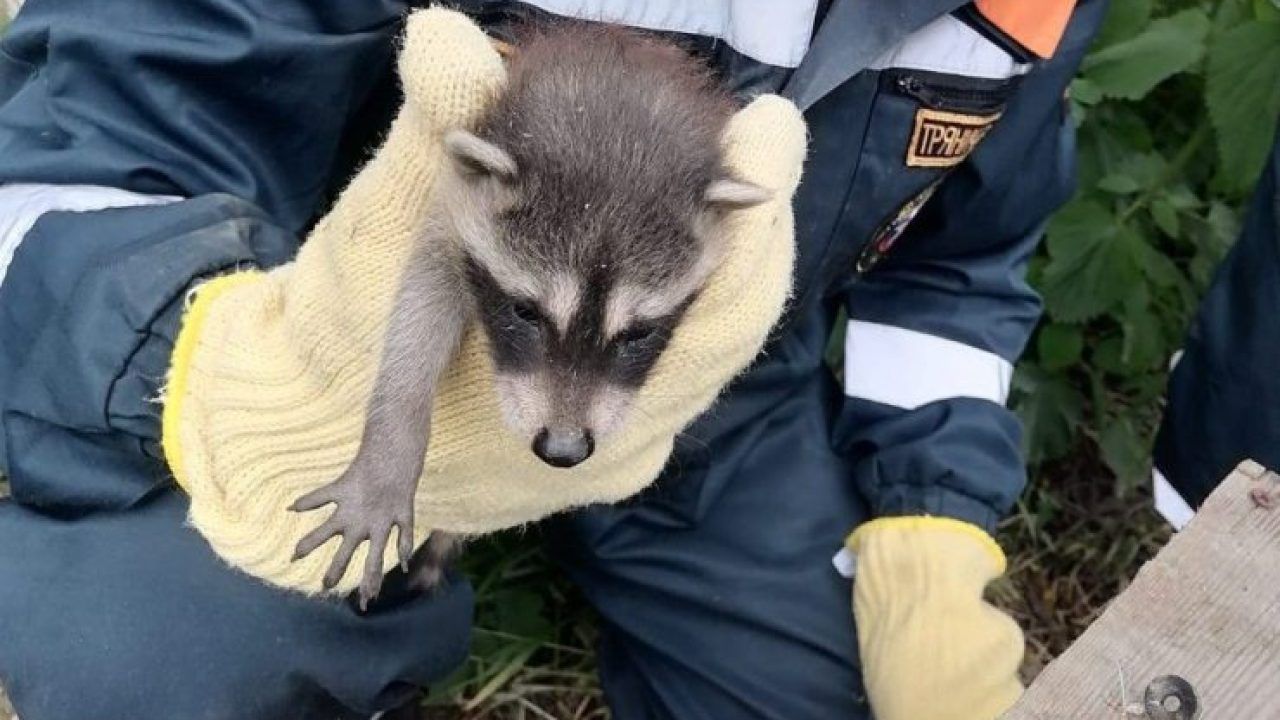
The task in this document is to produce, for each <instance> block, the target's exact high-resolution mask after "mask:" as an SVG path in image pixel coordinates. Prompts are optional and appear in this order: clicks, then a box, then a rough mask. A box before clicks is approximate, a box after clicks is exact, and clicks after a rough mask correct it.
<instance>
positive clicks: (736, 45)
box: [525, 0, 818, 68]
mask: <svg viewBox="0 0 1280 720" xmlns="http://www.w3.org/2000/svg"><path fill="white" fill-rule="evenodd" d="M525 2H527V3H528V4H530V5H534V6H537V7H539V8H542V9H543V10H546V11H547V12H550V13H554V14H556V15H564V16H567V17H575V18H581V19H583V20H600V21H604V22H610V23H615V24H619V25H630V26H631V27H638V28H644V29H646V30H664V31H670V32H680V33H688V34H692V35H701V36H703V37H712V38H719V39H721V40H724V41H725V42H726V43H728V44H729V46H730V47H732V48H733V49H734V50H737V51H738V52H740V53H742V54H743V55H746V56H748V57H751V58H753V59H755V60H759V61H760V62H764V63H768V64H770V65H776V66H778V67H786V68H793V67H796V66H797V65H799V64H800V60H801V59H802V58H803V57H804V54H805V52H806V51H807V50H808V49H809V40H810V38H811V37H812V35H813V21H814V18H815V16H816V15H817V8H818V0H786V2H779V0H646V1H645V2H636V1H635V0H525Z"/></svg>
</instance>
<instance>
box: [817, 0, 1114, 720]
mask: <svg viewBox="0 0 1280 720" xmlns="http://www.w3.org/2000/svg"><path fill="white" fill-rule="evenodd" d="M1100 5H1101V3H1096V2H1085V3H1080V8H1079V9H1078V10H1077V12H1076V17H1075V19H1074V21H1073V23H1072V24H1071V26H1070V27H1069V28H1068V30H1067V32H1066V34H1065V36H1064V37H1063V39H1062V42H1061V44H1060V45H1059V46H1058V48H1057V50H1056V52H1054V53H1053V56H1052V57H1051V58H1049V59H1047V60H1044V61H1042V62H1039V63H1037V65H1036V67H1035V68H1034V69H1032V70H1031V71H1030V72H1029V73H1028V74H1027V75H1026V76H1025V77H1024V78H1023V79H1022V80H1021V82H1020V84H1019V86H1018V88H1017V90H1016V92H1015V93H1014V95H1013V97H1012V98H1011V100H1010V101H1009V103H1008V105H1007V107H1006V108H1005V110H1004V112H1003V114H1002V116H1001V118H1000V120H999V121H998V123H997V124H996V125H995V127H994V129H993V130H992V131H991V132H990V134H989V135H988V136H987V137H986V138H985V139H983V140H982V141H981V143H980V144H979V145H978V147H977V149H976V150H975V151H974V152H973V153H972V155H970V156H969V157H968V159H967V160H965V161H964V162H963V163H962V164H960V165H958V166H957V167H956V168H955V169H954V170H953V171H951V173H950V174H949V175H947V176H946V177H945V178H944V179H943V180H942V181H941V183H940V184H939V185H938V186H937V189H936V192H935V193H934V194H933V196H932V197H931V198H930V200H929V201H928V203H927V204H926V205H925V206H924V207H923V209H922V210H921V211H920V213H919V214H918V216H916V218H915V219H914V220H913V221H911V223H910V224H909V225H908V226H907V228H906V230H905V232H904V233H903V234H902V236H901V237H900V238H899V239H898V240H897V242H896V243H895V244H894V245H893V248H892V250H891V251H890V252H888V253H887V254H885V255H884V257H883V258H881V259H880V261H879V262H878V263H877V264H875V265H874V266H873V267H871V269H869V270H867V271H866V272H865V273H860V274H851V276H850V277H849V278H848V282H847V285H846V287H845V289H844V302H845V308H846V311H847V313H848V317H849V320H848V326H847V328H846V336H845V360H844V383H845V395H846V397H845V399H844V402H843V404H842V407H841V410H840V414H839V418H838V421H837V424H836V429H835V431H834V438H833V440H834V442H835V444H836V446H837V448H838V449H839V450H841V451H842V452H844V453H846V454H848V455H849V456H850V457H854V458H857V465H856V466H855V470H854V481H855V482H856V483H857V485H858V487H859V489H860V491H861V493H862V494H863V496H864V497H865V498H866V501H867V503H868V506H869V507H870V509H871V513H872V516H873V518H874V519H872V520H871V521H870V522H868V523H866V524H864V525H863V526H861V527H859V528H858V529H857V530H856V532H854V533H853V534H852V535H851V536H850V538H849V540H848V543H847V546H848V549H849V550H850V551H851V552H852V553H853V555H854V556H855V557H856V570H855V573H856V574H855V589H854V604H855V615H856V618H857V621H858V634H859V641H860V647H861V651H862V656H863V657H862V660H863V667H864V680H865V682H866V685H867V688H868V694H869V696H870V698H871V701H872V705H873V707H874V708H875V711H876V714H877V717H878V718H882V719H883V720H896V719H897V718H910V717H925V716H928V717H938V718H944V717H945V718H950V717H957V718H979V717H983V718H985V717H994V716H995V715H997V714H998V713H999V712H1001V711H1002V710H1003V709H1005V708H1006V707H1007V706H1008V705H1009V704H1010V703H1011V702H1012V701H1013V699H1014V698H1016V697H1017V694H1018V692H1019V691H1020V686H1019V684H1018V681H1017V676H1016V672H1017V668H1018V664H1019V662H1020V659H1021V656H1022V641H1021V635H1020V633H1019V632H1018V629H1017V627H1016V625H1015V624H1014V623H1013V622H1012V620H1010V619H1009V618H1008V617H1007V616H1004V615H1003V614H1002V613H1000V612H998V611H997V610H995V609H994V608H992V607H990V606H989V605H986V604H985V603H984V602H983V601H982V591H983V588H984V586H985V585H986V583H987V582H988V581H989V580H991V579H992V578H994V577H996V576H998V575H1000V574H1001V573H1003V572H1004V565H1005V560H1004V556H1003V553H1002V552H1001V551H1000V548H999V547H998V546H997V545H996V543H995V542H994V541H993V540H992V539H991V536H990V533H992V532H994V530H995V527H996V523H997V522H998V520H999V519H1000V518H1001V517H1002V516H1003V515H1004V514H1005V513H1006V512H1007V511H1008V510H1009V508H1010V507H1011V506H1012V504H1013V502H1014V500H1015V499H1016V498H1017V496H1018V494H1019V493H1020V492H1021V490H1022V488H1023V486H1024V484H1025V468H1024V459H1023V456H1022V452H1021V448H1020V445H1021V436H1020V433H1021V430H1020V427H1019V423H1018V421H1017V419H1016V417H1015V416H1014V415H1013V414H1012V412H1010V411H1009V410H1008V409H1007V408H1006V407H1005V401H1006V399H1007V395H1008V392H1009V387H1010V380H1011V377H1012V374H1013V365H1014V362H1015V361H1016V360H1017V358H1018V356H1019V355H1020V354H1021V352H1022V350H1023V347H1024V346H1025V344H1026V342H1027V340H1028V338H1029V336H1030V334H1031V333H1032V331H1033V330H1034V328H1035V325H1036V322H1037V320H1038V318H1039V314H1040V302H1039V299H1038V297H1037V296H1036V294H1035V292H1034V291H1033V290H1032V289H1031V287H1030V286H1029V285H1028V284H1027V282H1026V279H1025V270H1026V264H1027V260H1028V258H1029V257H1030V256H1031V254H1032V253H1033V252H1034V250H1035V247H1036V244H1037V243H1038V241H1039V238H1040V237H1041V235H1042V233H1043V228H1044V224H1045V222H1046V220H1047V219H1048V217H1049V216H1050V214H1051V213H1052V212H1053V211H1054V210H1055V209H1057V208H1058V207H1059V206H1060V205H1061V204H1063V203H1064V202H1066V200H1067V199H1068V198H1069V197H1070V195H1071V193H1072V191H1073V187H1074V175H1073V155H1074V147H1073V134H1072V127H1071V121H1070V118H1069V117H1068V113H1067V108H1066V103H1065V101H1064V97H1063V96H1064V92H1065V90H1066V87H1067V84H1068V83H1069V82H1070V80H1071V77H1072V75H1073V73H1074V71H1075V68H1076V67H1077V65H1078V64H1079V62H1080V60H1081V58H1082V56H1083V54H1084V50H1085V46H1086V44H1087V42H1088V39H1089V37H1090V36H1091V35H1092V33H1093V32H1094V31H1095V30H1096V27H1097V24H1098V22H1099V20H1100V15H1101V10H1102V8H1101V7H1100ZM939 708H944V709H942V710H940V709H939ZM922 713H923V714H922ZM948 713H951V714H948Z"/></svg>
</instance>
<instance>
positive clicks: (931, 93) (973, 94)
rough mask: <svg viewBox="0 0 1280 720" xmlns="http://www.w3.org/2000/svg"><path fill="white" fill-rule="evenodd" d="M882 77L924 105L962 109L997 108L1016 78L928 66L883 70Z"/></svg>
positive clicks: (1016, 80)
mask: <svg viewBox="0 0 1280 720" xmlns="http://www.w3.org/2000/svg"><path fill="white" fill-rule="evenodd" d="M885 77H886V79H887V81H888V82H889V83H890V84H891V86H892V87H893V88H894V89H895V90H897V91H898V92H900V93H902V94H904V95H907V96H909V97H912V98H915V99H916V100H918V101H920V103H921V104H923V105H924V106H926V107H929V108H932V109H934V110H958V111H964V112H995V111H997V110H1000V109H1001V108H1003V107H1004V104H1005V102H1006V101H1007V100H1008V99H1009V97H1010V95H1012V94H1013V89H1014V87H1015V86H1016V85H1017V83H1018V80H1019V79H1020V78H1019V77H1012V78H1009V79H1007V80H992V79H988V78H970V77H960V76H956V75H943V74H941V73H935V72H929V71H928V70H911V71H903V70H887V71H885Z"/></svg>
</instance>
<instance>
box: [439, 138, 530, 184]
mask: <svg viewBox="0 0 1280 720" xmlns="http://www.w3.org/2000/svg"><path fill="white" fill-rule="evenodd" d="M444 149H445V152H447V153H449V157H451V158H453V161H454V162H455V163H457V165H458V169H459V170H462V172H463V173H464V174H467V175H472V176H483V177H492V178H496V179H498V180H503V181H508V182H509V181H511V180H515V178H516V161H515V160H514V159H512V157H511V156H510V155H508V154H507V151H506V150H503V149H502V148H500V147H498V146H497V145H494V144H493V143H491V142H489V141H487V140H481V139H480V138H478V137H476V136H475V135H473V134H472V133H469V132H467V131H466V130H450V131H449V132H448V133H446V134H445V136H444Z"/></svg>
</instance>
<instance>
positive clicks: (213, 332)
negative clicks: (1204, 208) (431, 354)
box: [163, 9, 805, 593]
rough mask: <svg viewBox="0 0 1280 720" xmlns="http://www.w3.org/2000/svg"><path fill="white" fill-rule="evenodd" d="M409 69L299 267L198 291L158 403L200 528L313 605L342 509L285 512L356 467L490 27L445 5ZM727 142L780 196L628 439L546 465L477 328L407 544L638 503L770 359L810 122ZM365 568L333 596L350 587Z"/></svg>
mask: <svg viewBox="0 0 1280 720" xmlns="http://www.w3.org/2000/svg"><path fill="white" fill-rule="evenodd" d="M399 72H400V76H401V81H402V83H403V85H404V88H405V95H406V99H405V105H404V107H403V108H402V109H401V111H400V114H399V116H398V117H397V119H396V120H395V122H394V124H393V126H392V129H391V131H390V134H389V135H388V137H387V139H386V142H385V144H384V145H383V147H382V148H381V150H380V151H379V152H378V153H377V154H376V156H375V157H374V158H373V159H372V160H371V161H370V162H369V164H368V165H367V166H366V167H365V168H364V169H363V170H362V171H361V172H360V173H359V174H358V175H357V176H356V177H355V179H354V180H353V181H352V183H351V185H350V186H349V187H348V188H347V189H346V191H345V192H343V194H342V196H341V198H340V199H339V201H338V203H337V205H336V206H335V207H334V209H333V210H332V211H331V212H330V213H329V215H328V216H327V217H325V218H324V219H323V220H322V221H321V222H320V223H319V225H317V227H316V228H315V230H314V231H313V232H312V234H311V236H310V237H309V239H308V241H307V243H306V244H305V246H304V247H303V249H302V250H301V252H299V254H298V257H297V259H296V260H295V261H294V262H292V263H290V264H288V265H286V266H283V267H280V268H278V269H274V270H272V271H270V272H266V273H252V274H248V273H246V274H237V275H231V276H228V277H225V278H220V279H218V280H214V281H212V282H209V283H206V284H205V285H203V286H201V287H200V288H198V289H197V291H196V294H195V298H194V300H193V303H192V306H191V307H190V309H189V310H188V312H187V315H186V317H185V320H184V324H183V328H182V331H181V334H180V336H179V339H178V345H177V348H176V350H175V353H174V357H173V364H172V370H171V373H170V378H169V383H168V388H167V392H166V400H165V402H166V405H165V412H164V423H163V424H164V438H163V441H164V449H165V454H166V457H167V459H168V462H169V464H170V467H171V469H172V471H173V473H174V475H175V477H176V478H177V480H178V482H179V484H180V485H181V486H182V487H183V488H184V489H185V490H186V491H187V492H188V493H189V494H190V496H191V512H190V520H191V523H192V524H193V525H194V526H195V527H196V529H198V530H199V531H200V532H201V533H202V534H203V535H204V536H205V537H206V538H207V539H208V541H209V543H210V544H211V545H212V546H213V548H214V550H215V551H216V552H217V553H218V554H219V555H221V556H222V557H223V558H224V559H226V560H227V561H228V562H229V563H231V564H232V565H234V566H236V567H238V568H241V569H243V570H244V571H246V572H248V573H250V574H253V575H256V576H258V577H260V578H263V579H265V580H267V581H269V582H271V583H274V584H277V585H280V586H283V587H289V588H294V589H297V590H300V591H303V592H308V593H319V592H321V578H322V577H323V575H324V571H325V569H326V567H327V566H328V564H329V561H330V559H331V558H332V553H333V552H334V551H335V550H336V548H337V545H338V540H337V539H336V538H335V539H333V540H331V541H330V542H329V544H327V545H325V546H322V547H321V548H320V549H319V550H317V551H316V552H314V553H312V554H311V555H309V556H308V557H305V558H303V559H301V560H298V561H297V562H291V556H292V553H293V548H294V546H295V544H296V543H297V542H298V540H299V539H300V538H301V537H302V536H303V535H304V534H305V533H306V532H307V531H308V530H310V529H312V528H314V527H316V526H317V525H319V524H320V523H321V522H322V521H323V520H324V518H325V517H326V516H327V513H328V512H331V510H326V509H321V510H318V511H316V512H312V513H294V512H290V511H289V510H287V507H288V506H289V504H290V503H292V502H293V501H294V500H295V499H297V498H298V497H299V496H301V495H303V494H305V493H306V492H308V491H311V490H313V489H315V488H318V487H320V486H322V485H325V484H327V483H329V482H331V481H333V480H334V479H336V478H337V477H338V476H339V475H340V474H341V473H342V472H343V470H345V469H346V467H347V465H348V463H350V461H351V460H352V458H353V457H354V456H355V452H356V449H357V446H358V443H359V438H360V433H361V429H362V424H363V419H364V413H365V407H366V404H367V402H368V399H369V396H370V394H371V391H372V386H373V380H374V375H375V373H376V370H377V364H378V359H379V355H380V350H381V344H382V336H383V333H384V329H385V326H386V323H387V318H388V316H389V313H390V309H391V305H392V300H393V297H394V294H395V292H396V289H397V284H398V281H399V278H400V274H401V269H402V268H403V267H404V265H405V263H406V260H407V258H408V256H409V251H410V248H411V245H412V244H413V243H414V242H416V241H417V239H418V238H419V237H420V236H421V234H420V233H419V232H418V231H419V227H420V223H421V221H422V219H423V217H424V209H425V208H426V207H427V205H428V198H429V197H430V193H431V190H432V185H433V183H434V181H435V178H436V175H437V172H438V169H439V168H440V166H441V163H442V162H443V161H444V159H443V154H442V149H441V138H442V136H443V134H444V133H445V132H446V131H447V130H449V129H452V128H456V127H466V126H468V125H470V124H472V123H473V122H474V121H475V120H476V118H477V116H478V114H479V112H480V111H481V110H482V109H483V107H484V106H485V104H486V103H487V102H488V101H489V100H490V99H491V98H492V96H493V94H494V93H495V92H497V91H499V90H500V88H501V86H502V84H503V82H504V80H505V75H504V68H503V65H502V62H501V59H500V58H499V56H498V54H497V53H496V52H495V50H494V49H493V48H492V46H491V44H490V43H489V41H488V39H487V38H486V36H485V35H484V34H483V33H482V32H481V31H480V30H479V28H477V27H476V26H475V25H474V24H472V23H471V21H469V20H468V19H466V18H465V17H464V16H462V15H460V14H457V13H455V12H451V11H446V10H440V9H432V10H425V11H420V12H417V13H414V14H413V15H412V16H411V17H410V18H409V22H408V29H407V33H406V39H405V43H404V47H403V49H402V51H401V55H400V61H399ZM724 143H725V150H726V154H727V160H728V163H729V165H730V167H731V168H732V170H733V172H734V173H735V174H736V175H737V176H738V177H739V178H741V179H743V180H747V181H750V182H754V183H757V184H759V185H761V186H763V187H766V188H769V189H772V190H774V191H775V193H776V194H775V197H774V199H772V200H771V201H769V202H767V203H765V204H763V205H760V206H758V207H756V208H753V209H751V210H747V211H742V212H739V213H736V217H735V218H733V219H732V222H733V225H732V228H731V246H732V247H731V250H730V252H729V253H728V258H727V259H726V261H725V262H724V263H723V265H722V266H721V267H720V268H719V269H718V270H717V271H716V272H715V274H714V275H713V277H712V278H711V279H710V281H709V284H708V286H707V287H706V288H705V290H704V292H702V293H701V294H700V295H699V297H698V299H697V300H696V301H695V302H694V304H693V306H692V307H691V308H690V309H689V313H688V316H687V320H686V321H685V322H684V323H683V325H682V326H681V327H680V328H679V329H678V330H677V331H676V333H675V335H674V337H673V338H672V341H671V343H670V346H669V347H668V349H667V350H666V352H665V353H664V354H663V355H662V357H661V359H660V361H659V362H658V364H657V366H656V367H655V368H654V371H653V373H652V375H651V376H650V379H649V381H648V382H647V383H646V385H645V386H644V388H643V389H642V390H641V392H640V394H639V396H638V398H637V402H636V407H635V408H634V410H633V411H632V412H631V414H630V416H629V418H630V420H629V421H628V423H627V426H626V428H625V429H624V430H623V431H622V432H620V433H619V434H617V435H615V436H612V437H610V438H609V439H608V440H606V441H604V442H603V443H602V444H601V446H600V447H599V448H598V449H597V452H596V454H595V455H593V456H592V457H591V459H590V460H588V461H587V462H584V463H583V464H581V465H579V466H577V467H575V468H572V469H568V470H564V469H555V468H551V467H548V466H547V465H545V464H544V463H543V462H542V461H540V460H539V459H538V458H536V457H535V456H534V455H533V453H532V452H531V451H530V450H529V448H528V445H527V443H525V442H524V441H521V440H518V439H517V438H516V437H515V436H514V435H512V434H510V433H509V432H508V431H507V429H506V428H505V426H504V425H503V422H502V419H501V417H500V415H499V409H498V405H497V399H496V394H495V390H494V386H493V377H492V369H491V363H490V361H489V358H488V355H487V352H486V349H485V341H484V338H483V336H482V334H481V333H480V332H479V330H478V329H474V328H473V329H472V330H471V331H470V332H469V333H468V336H467V338H466V340H465V341H464V343H463V348H462V350H461V353H460V355H459V357H458V359H457V360H456V361H455V363H454V365H453V366H452V367H451V369H450V370H449V371H448V372H447V373H446V377H445V378H444V380H443V383H442V387H441V389H440V392H439V394H438V396H437V398H436V406H435V413H434V417H433V426H432V433H431V445H430V449H429V451H428V453H427V458H426V466H425V470H424V471H423V476H422V478H421V481H420V484H419V487H418V494H417V497H416V515H415V526H416V532H417V537H416V538H415V543H421V542H422V541H423V540H424V539H425V537H426V534H427V533H428V532H429V531H430V530H432V529H439V530H444V531H448V532H453V533H462V534H477V533H485V532H490V531H495V530H498V529H501V528H505V527H510V526H513V525H519V524H522V523H526V522H530V521H532V520H536V519H538V518H541V517H544V516H546V515H549V514H551V513H555V512H557V511H560V510H563V509H566V508H571V507H575V506H580V505H584V504H589V503H594V502H612V501H617V500H620V499H622V498H625V497H627V496H629V495H632V494H633V493H635V492H637V491H638V490H640V489H642V488H643V487H644V486H645V485H647V484H648V483H650V482H651V481H652V480H653V478H654V477H655V476H656V475H657V474H658V472H659V470H660V469H661V468H662V466H663V464H664V462H665V461H666V459H667V457H668V455H669V454H670V451H671V446H672V441H673V438H674V436H675V434H676V433H677V432H679V431H680V430H681V429H682V428H684V427H685V426H686V425H687V424H688V423H689V422H690V421H692V420H693V419H694V418H695V417H696V416H697V415H698V414H700V413H701V412H703V411H704V410H706V409H707V408H708V407H709V406H710V404H711V403H712V401H713V400H714V399H715V396H716V395H717V394H718V393H719V392H720V390H721V389H722V388H723V387H724V385H725V384H726V383H727V382H728V381H729V380H730V379H731V378H732V377H733V376H734V375H735V374H736V373H738V372H740V371H741V370H742V369H743V367H745V366H746V364H747V363H749V362H750V361H751V359H752V358H753V357H754V356H755V355H756V354H757V353H758V352H759V350H760V347H761V346H762V344H763V342H764V339H765V336H766V334H767V332H768V330H769V329H770V327H771V326H772V325H773V323H774V322H775V321H776V320H777V318H778V316H779V314H780V312H781V310H782V307H783V305H784V303H785V301H786V298H787V295H788V293H789V290H790V279H791V268H792V261H793V255H794V246H793V229H792V217H791V205H790V200H791V196H792V194H793V192H794V191H795V188H796V185H797V183H798V182H799V176H800V166H801V163H802V161H803V157H804V153H805V131H804V124H803V121H802V119H801V117H800V114H799V112H798V111H797V110H796V109H795V107H794V106H793V105H791V104H790V103H789V102H787V101H785V100H782V99H781V98H778V97H763V98H760V99H757V100H756V101H754V102H753V103H752V104H751V105H749V106H748V107H747V108H745V109H743V110H741V111H740V112H739V113H738V114H737V115H736V116H735V117H734V118H733V119H732V120H731V122H730V125H729V127H728V129H727V131H726V136H725V139H724ZM391 545H392V547H389V548H388V550H387V554H386V557H385V558H384V567H387V568H389V567H391V566H392V565H393V564H394V562H395V559H394V557H393V553H394V543H392V544H391ZM365 552H366V550H365V547H364V546H362V547H361V548H360V550H358V551H357V552H356V555H355V557H354V558H353V561H352V562H351V564H350V566H349V568H348V572H347V574H346V576H345V577H344V578H343V579H342V581H341V582H340V583H339V584H338V585H337V587H336V588H335V590H336V591H338V592H347V591H350V590H351V589H353V588H354V587H355V586H356V585H357V584H358V580H359V574H360V569H361V568H362V567H363V565H364V553H365Z"/></svg>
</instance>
